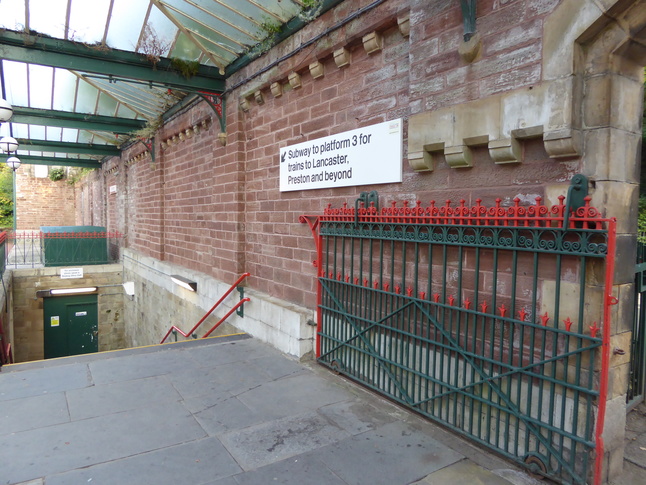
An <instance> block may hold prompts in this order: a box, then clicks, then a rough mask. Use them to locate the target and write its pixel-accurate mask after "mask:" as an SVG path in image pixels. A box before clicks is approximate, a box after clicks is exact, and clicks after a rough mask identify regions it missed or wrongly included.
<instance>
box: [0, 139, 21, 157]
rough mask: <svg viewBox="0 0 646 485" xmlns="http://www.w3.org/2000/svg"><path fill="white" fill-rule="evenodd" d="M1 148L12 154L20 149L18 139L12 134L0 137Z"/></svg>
mask: <svg viewBox="0 0 646 485" xmlns="http://www.w3.org/2000/svg"><path fill="white" fill-rule="evenodd" d="M0 150H2V151H3V152H5V153H6V154H8V155H10V154H11V153H12V152H15V151H16V150H18V141H17V140H16V139H15V138H13V137H11V136H3V137H2V138H0Z"/></svg>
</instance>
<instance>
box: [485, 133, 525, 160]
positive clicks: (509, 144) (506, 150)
mask: <svg viewBox="0 0 646 485" xmlns="http://www.w3.org/2000/svg"><path fill="white" fill-rule="evenodd" d="M488 148H489V155H490V156H491V158H492V160H493V161H494V162H495V163H498V164H501V163H517V162H520V161H521V150H520V143H519V142H518V140H516V139H515V138H513V137H512V138H503V139H501V140H491V141H490V142H489V145H488Z"/></svg>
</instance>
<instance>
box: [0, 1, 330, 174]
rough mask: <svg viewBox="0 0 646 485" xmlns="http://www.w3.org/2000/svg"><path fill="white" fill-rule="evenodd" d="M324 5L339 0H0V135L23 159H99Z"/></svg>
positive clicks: (212, 87)
mask: <svg viewBox="0 0 646 485" xmlns="http://www.w3.org/2000/svg"><path fill="white" fill-rule="evenodd" d="M325 3H330V4H332V3H338V0H337V1H336V2H334V1H332V2H330V1H329V0H328V1H324V0H0V29H1V30H0V82H1V87H2V97H3V98H4V99H6V100H7V101H8V102H9V103H10V104H11V105H12V106H13V107H14V116H13V118H12V120H11V122H8V123H3V124H2V126H1V127H0V135H1V136H13V137H14V138H17V139H19V142H20V148H19V150H18V156H19V157H20V158H21V159H22V160H23V162H24V163H44V164H55V163H54V162H60V164H62V165H71V164H75V165H78V166H84V165H87V166H97V164H98V162H96V160H100V159H101V158H103V156H105V155H106V154H107V153H108V152H109V150H108V151H106V148H109V147H110V146H111V145H112V146H115V147H116V146H118V145H120V144H121V143H123V142H124V141H126V140H127V139H128V138H129V134H130V133H132V132H134V131H136V130H137V129H138V128H139V129H140V128H142V127H143V125H144V124H145V122H147V121H153V120H155V119H157V118H158V117H159V116H161V114H163V113H164V112H165V111H167V110H168V108H169V107H170V106H172V105H173V104H175V103H177V102H178V100H179V99H181V98H182V97H183V96H185V95H186V94H188V93H198V92H208V93H211V94H219V93H221V92H222V91H223V89H224V80H225V78H226V75H228V74H230V73H231V72H229V71H230V70H231V67H232V66H233V65H235V64H236V62H240V59H241V58H243V57H244V56H248V55H249V54H248V53H249V51H250V49H253V48H254V46H257V45H258V44H259V43H260V42H262V41H263V40H265V39H266V38H268V37H269V38H271V36H273V35H274V32H276V30H277V29H279V28H281V27H284V26H285V24H287V23H288V22H290V21H292V20H293V19H294V18H296V17H298V15H299V14H300V13H301V12H303V11H307V12H311V10H312V9H318V10H319V11H320V6H321V5H322V4H325ZM330 6H331V5H330ZM233 72H235V71H233ZM97 147H103V148H102V150H97V149H96V148H97ZM58 157H62V159H61V158H58ZM72 159H73V160H72ZM73 162H76V163H73Z"/></svg>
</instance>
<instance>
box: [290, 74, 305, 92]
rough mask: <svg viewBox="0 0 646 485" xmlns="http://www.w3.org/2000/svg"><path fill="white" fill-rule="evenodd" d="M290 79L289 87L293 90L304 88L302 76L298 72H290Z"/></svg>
mask: <svg viewBox="0 0 646 485" xmlns="http://www.w3.org/2000/svg"><path fill="white" fill-rule="evenodd" d="M288 79H289V85H290V86H291V87H292V89H298V88H300V87H302V86H303V83H302V82H301V75H300V74H299V73H297V72H294V71H292V72H290V73H289V76H288Z"/></svg>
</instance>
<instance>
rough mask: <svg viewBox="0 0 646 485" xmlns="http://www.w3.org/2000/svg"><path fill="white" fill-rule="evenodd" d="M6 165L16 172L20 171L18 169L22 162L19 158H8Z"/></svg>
mask: <svg viewBox="0 0 646 485" xmlns="http://www.w3.org/2000/svg"><path fill="white" fill-rule="evenodd" d="M5 163H6V164H7V166H8V167H9V168H10V169H11V170H13V171H14V172H15V171H16V170H17V169H18V167H20V164H21V163H22V162H21V161H20V159H19V158H18V157H9V158H7V161H6V162H5Z"/></svg>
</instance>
